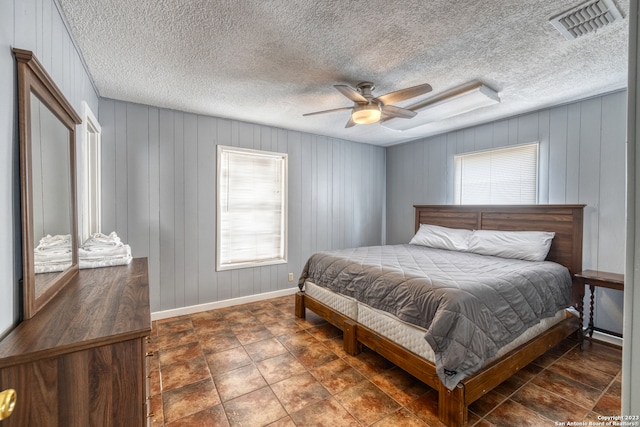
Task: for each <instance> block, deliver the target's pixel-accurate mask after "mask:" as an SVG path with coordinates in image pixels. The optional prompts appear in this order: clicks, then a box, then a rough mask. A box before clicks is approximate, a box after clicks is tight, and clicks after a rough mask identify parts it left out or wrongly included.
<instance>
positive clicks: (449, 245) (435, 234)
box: [409, 224, 472, 251]
mask: <svg viewBox="0 0 640 427" xmlns="http://www.w3.org/2000/svg"><path fill="white" fill-rule="evenodd" d="M471 233H472V232H471V230H465V229H461V228H448V227H440V226H438V225H431V224H420V228H419V229H418V232H417V233H416V235H415V236H413V239H411V241H410V242H409V244H410V245H422V246H427V247H429V248H435V249H448V250H450V251H466V250H467V247H468V242H467V241H468V239H469V236H471Z"/></svg>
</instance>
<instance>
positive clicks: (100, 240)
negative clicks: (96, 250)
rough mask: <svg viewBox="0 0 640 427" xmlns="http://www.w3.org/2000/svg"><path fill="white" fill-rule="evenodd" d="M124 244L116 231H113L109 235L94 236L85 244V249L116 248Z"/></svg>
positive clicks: (98, 234) (97, 234) (96, 234)
mask: <svg viewBox="0 0 640 427" xmlns="http://www.w3.org/2000/svg"><path fill="white" fill-rule="evenodd" d="M122 245H123V244H122V242H121V241H120V238H119V237H118V235H117V234H116V232H115V231H112V232H111V233H109V234H108V235H106V234H102V233H95V234H92V235H91V237H89V238H88V239H87V240H86V241H85V242H84V243H83V244H82V247H83V248H89V247H94V246H97V247H114V246H122Z"/></svg>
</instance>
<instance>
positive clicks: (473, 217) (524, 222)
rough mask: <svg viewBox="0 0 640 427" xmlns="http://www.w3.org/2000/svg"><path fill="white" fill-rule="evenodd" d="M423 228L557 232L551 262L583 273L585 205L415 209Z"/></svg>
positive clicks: (420, 207)
mask: <svg viewBox="0 0 640 427" xmlns="http://www.w3.org/2000/svg"><path fill="white" fill-rule="evenodd" d="M414 207H415V209H416V223H415V230H416V231H417V230H418V228H419V227H420V224H433V225H440V226H442V227H450V228H466V229H469V230H513V231H554V232H555V233H556V235H555V237H554V238H553V242H552V243H551V249H550V250H549V255H547V260H548V261H553V262H557V263H558V264H562V265H564V266H565V267H567V268H568V269H569V272H570V273H571V276H572V277H573V275H574V274H575V273H578V272H580V271H582V226H583V224H582V218H583V210H584V207H585V205H490V206H488V205H428V206H427V205H415V206H414Z"/></svg>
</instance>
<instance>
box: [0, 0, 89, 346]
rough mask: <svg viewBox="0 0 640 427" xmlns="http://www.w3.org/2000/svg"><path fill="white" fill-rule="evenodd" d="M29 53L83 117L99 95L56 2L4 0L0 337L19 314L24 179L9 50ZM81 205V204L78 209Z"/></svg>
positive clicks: (0, 16) (0, 36) (0, 25)
mask: <svg viewBox="0 0 640 427" xmlns="http://www.w3.org/2000/svg"><path fill="white" fill-rule="evenodd" d="M12 47H16V48H20V49H27V50H31V51H33V52H34V53H35V55H36V57H37V58H38V60H39V61H40V62H41V63H42V65H43V66H44V68H45V69H46V70H47V72H48V73H49V74H50V75H51V77H52V78H53V80H54V81H55V82H56V84H57V85H58V87H60V89H61V90H62V92H63V93H64V95H65V96H66V97H67V99H68V100H69V102H70V103H71V105H73V107H74V108H75V109H76V111H77V112H78V113H79V112H80V111H81V109H80V107H81V102H82V101H83V100H84V101H86V102H87V103H88V104H89V105H90V106H91V108H92V109H93V111H94V112H96V113H97V111H98V96H97V94H96V92H95V91H94V89H93V85H92V83H91V80H90V78H89V76H88V74H87V72H86V70H85V69H84V66H83V64H82V60H81V58H80V55H79V54H78V52H77V51H76V49H75V46H74V44H73V42H72V41H71V37H70V36H69V33H68V32H67V29H66V27H65V25H64V22H63V20H62V18H61V15H60V13H59V11H58V7H57V5H56V4H55V2H54V1H53V0H2V1H0V76H2V83H1V84H0V294H1V295H2V298H0V336H2V335H3V333H4V332H5V331H6V330H7V329H8V328H10V327H11V325H12V323H13V322H14V321H15V320H16V319H17V316H18V307H17V304H18V303H17V301H18V294H19V291H18V279H19V278H20V277H22V271H21V268H22V266H21V259H20V250H21V249H20V238H21V236H20V192H19V185H20V178H19V170H18V168H19V165H18V127H17V126H18V125H17V123H18V116H17V114H18V113H17V106H18V100H17V95H16V93H17V92H16V86H17V80H16V79H17V77H16V66H15V60H14V58H13V54H12V53H11V48H12ZM80 206H81V205H80Z"/></svg>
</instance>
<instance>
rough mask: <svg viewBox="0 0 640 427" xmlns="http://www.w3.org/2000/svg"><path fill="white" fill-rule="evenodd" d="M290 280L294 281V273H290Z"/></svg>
mask: <svg viewBox="0 0 640 427" xmlns="http://www.w3.org/2000/svg"><path fill="white" fill-rule="evenodd" d="M289 281H290V282H293V273H289Z"/></svg>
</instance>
